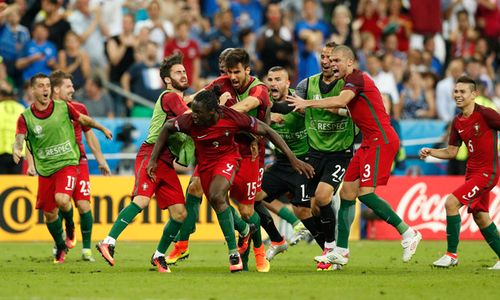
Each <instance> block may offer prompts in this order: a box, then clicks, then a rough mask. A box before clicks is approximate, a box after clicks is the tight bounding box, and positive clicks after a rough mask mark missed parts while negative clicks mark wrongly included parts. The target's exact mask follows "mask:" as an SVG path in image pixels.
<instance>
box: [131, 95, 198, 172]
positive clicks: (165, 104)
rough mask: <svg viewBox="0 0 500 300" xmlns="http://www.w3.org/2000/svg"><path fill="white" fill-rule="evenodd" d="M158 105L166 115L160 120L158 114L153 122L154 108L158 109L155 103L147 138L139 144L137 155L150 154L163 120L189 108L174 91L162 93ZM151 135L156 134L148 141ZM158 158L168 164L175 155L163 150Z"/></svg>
mask: <svg viewBox="0 0 500 300" xmlns="http://www.w3.org/2000/svg"><path fill="white" fill-rule="evenodd" d="M160 105H161V110H162V113H163V114H165V115H166V116H165V117H164V119H161V121H160V118H161V116H158V118H159V119H158V121H157V122H158V123H157V122H155V121H156V120H155V119H154V118H155V113H157V112H156V110H157V109H159V107H158V104H157V105H156V106H155V112H153V120H152V121H151V125H150V126H149V135H148V138H147V139H146V141H145V142H144V143H143V144H142V145H141V148H139V151H138V153H137V156H141V155H146V156H149V155H150V154H151V152H153V148H154V146H155V143H156V139H157V138H158V135H159V134H160V131H161V129H162V126H163V124H165V122H166V121H167V120H170V119H173V118H175V117H177V116H180V115H182V114H184V112H186V111H187V110H188V109H189V107H187V105H186V102H184V99H182V97H180V96H179V95H177V93H174V92H167V93H163V94H162V96H161V103H160ZM160 122H161V124H159V123H160ZM153 127H155V128H153ZM152 131H154V132H152ZM152 135H156V137H154V138H151V140H152V141H149V142H148V139H150V136H152ZM159 158H160V159H162V160H164V161H166V162H168V163H170V164H172V162H173V161H174V159H175V157H174V156H173V155H172V153H170V151H169V150H164V151H163V152H162V153H161V154H160V157H159Z"/></svg>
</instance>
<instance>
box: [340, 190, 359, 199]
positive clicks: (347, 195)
mask: <svg viewBox="0 0 500 300" xmlns="http://www.w3.org/2000/svg"><path fill="white" fill-rule="evenodd" d="M339 195H340V199H345V200H354V199H356V197H357V196H358V195H357V194H356V191H354V190H350V189H343V188H342V189H341V190H340V192H339Z"/></svg>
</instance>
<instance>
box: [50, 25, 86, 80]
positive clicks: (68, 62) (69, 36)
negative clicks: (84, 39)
mask: <svg viewBox="0 0 500 300" xmlns="http://www.w3.org/2000/svg"><path fill="white" fill-rule="evenodd" d="M58 57H59V69H61V70H62V71H63V72H66V73H69V74H71V76H73V87H74V88H75V90H79V89H80V88H82V87H83V85H84V84H85V80H86V79H87V78H88V77H89V76H90V59H89V56H88V55H87V53H86V52H85V51H84V50H83V49H81V48H80V38H79V37H78V35H77V34H76V33H74V32H73V31H68V33H66V37H65V38H64V49H63V50H61V51H59V55H58Z"/></svg>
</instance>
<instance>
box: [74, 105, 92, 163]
mask: <svg viewBox="0 0 500 300" xmlns="http://www.w3.org/2000/svg"><path fill="white" fill-rule="evenodd" d="M71 105H72V106H73V107H74V108H75V109H76V110H77V111H78V112H79V113H81V114H83V115H86V116H88V115H89V112H88V111H87V108H86V107H85V105H84V104H82V103H80V102H71ZM72 122H73V128H75V139H76V143H77V144H78V148H80V154H81V156H80V159H83V158H87V155H85V147H84V146H83V141H82V131H84V132H87V131H89V130H90V129H91V128H90V127H87V126H82V124H80V123H78V121H76V120H72Z"/></svg>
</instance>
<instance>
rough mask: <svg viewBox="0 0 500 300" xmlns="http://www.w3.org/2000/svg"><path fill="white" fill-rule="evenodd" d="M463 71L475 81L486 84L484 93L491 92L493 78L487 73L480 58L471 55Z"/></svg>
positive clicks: (489, 93)
mask: <svg viewBox="0 0 500 300" xmlns="http://www.w3.org/2000/svg"><path fill="white" fill-rule="evenodd" d="M465 73H467V75H468V76H469V77H471V78H472V79H474V81H475V82H482V83H483V84H484V85H485V86H486V95H488V96H489V95H492V94H493V80H492V78H491V77H490V76H489V74H488V69H487V68H486V64H485V62H484V60H483V59H482V58H479V59H478V58H475V57H472V58H470V59H468V60H467V62H466V64H465Z"/></svg>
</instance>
